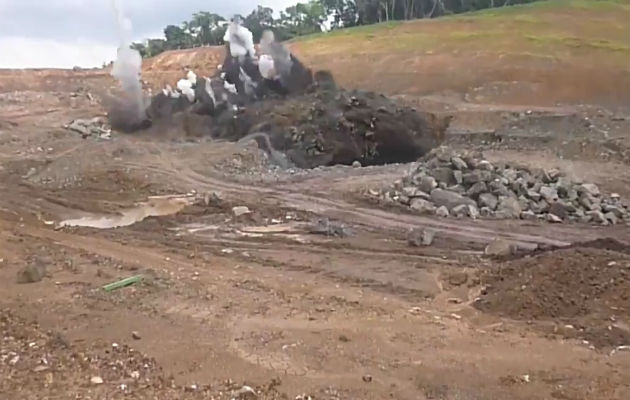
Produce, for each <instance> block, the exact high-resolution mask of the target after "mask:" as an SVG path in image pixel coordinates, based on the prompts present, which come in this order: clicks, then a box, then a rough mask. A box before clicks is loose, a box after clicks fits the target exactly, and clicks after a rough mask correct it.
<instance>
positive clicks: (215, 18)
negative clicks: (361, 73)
mask: <svg viewBox="0 0 630 400" xmlns="http://www.w3.org/2000/svg"><path fill="white" fill-rule="evenodd" d="M533 1H536V0H311V1H309V2H308V3H298V4H296V5H294V6H291V7H287V8H286V9H285V10H284V11H281V12H280V17H279V18H274V16H273V10H272V9H271V8H269V7H261V6H258V7H257V8H256V9H255V10H253V11H252V12H251V13H250V14H249V15H247V16H245V17H243V16H240V17H241V19H242V20H243V25H244V26H246V27H247V28H248V29H249V30H251V31H252V33H253V35H254V40H255V41H258V40H259V39H260V35H261V34H262V32H263V31H264V30H265V29H272V30H273V31H274V32H275V34H276V39H277V40H287V39H291V38H294V37H296V36H302V35H308V34H312V33H317V32H321V31H322V30H323V29H324V27H326V29H340V28H347V27H352V26H357V25H369V24H375V23H379V22H386V21H392V20H409V19H417V18H435V17H439V16H443V15H449V14H457V13H462V12H467V11H475V10H482V9H486V8H494V7H505V6H509V5H512V4H523V3H530V2H533ZM228 22H229V21H228V19H227V18H224V17H222V16H221V15H218V14H214V13H210V12H205V11H202V12H198V13H195V14H193V16H192V18H191V19H190V21H184V22H183V23H181V24H180V25H168V26H167V27H166V28H164V39H148V40H146V41H144V42H143V43H134V44H133V47H134V48H135V49H137V50H138V51H139V52H140V54H142V56H143V57H152V56H155V55H157V54H159V53H161V52H163V51H166V50H176V49H187V48H192V47H200V46H213V45H222V44H223V36H224V34H225V30H226V29H227V25H228Z"/></svg>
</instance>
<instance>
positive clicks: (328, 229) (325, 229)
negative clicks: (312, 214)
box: [308, 218, 352, 238]
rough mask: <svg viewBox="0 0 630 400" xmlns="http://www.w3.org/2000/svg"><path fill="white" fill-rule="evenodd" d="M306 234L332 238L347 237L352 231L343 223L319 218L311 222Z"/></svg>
mask: <svg viewBox="0 0 630 400" xmlns="http://www.w3.org/2000/svg"><path fill="white" fill-rule="evenodd" d="M308 232H309V233H313V234H316V235H326V236H333V237H339V238H343V237H347V236H350V235H351V234H352V231H351V230H350V229H349V228H348V227H347V226H346V225H345V224H343V223H341V222H337V221H331V220H330V219H328V218H321V219H318V220H316V221H314V222H312V223H311V224H310V225H309V226H308Z"/></svg>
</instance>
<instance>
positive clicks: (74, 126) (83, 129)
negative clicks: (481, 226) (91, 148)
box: [64, 117, 112, 139]
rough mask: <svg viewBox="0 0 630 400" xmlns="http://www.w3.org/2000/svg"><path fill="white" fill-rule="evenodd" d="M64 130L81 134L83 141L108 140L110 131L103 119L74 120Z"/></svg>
mask: <svg viewBox="0 0 630 400" xmlns="http://www.w3.org/2000/svg"><path fill="white" fill-rule="evenodd" d="M64 128H66V129H68V130H70V131H73V132H77V133H79V134H81V137H82V138H83V139H85V138H88V137H96V138H99V139H110V138H111V134H112V130H111V128H110V127H109V124H108V123H107V121H106V120H105V119H104V118H101V117H95V118H91V119H75V120H74V121H72V122H70V123H69V124H67V125H65V126H64Z"/></svg>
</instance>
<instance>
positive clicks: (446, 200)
mask: <svg viewBox="0 0 630 400" xmlns="http://www.w3.org/2000/svg"><path fill="white" fill-rule="evenodd" d="M431 201H432V202H433V203H434V204H435V205H437V206H438V207H439V206H445V207H446V208H448V209H449V210H452V209H453V208H454V207H456V206H459V205H461V204H470V205H473V206H476V203H475V201H474V200H472V199H469V198H468V197H465V196H462V195H461V194H459V193H456V192H452V191H450V190H444V189H433V191H432V192H431Z"/></svg>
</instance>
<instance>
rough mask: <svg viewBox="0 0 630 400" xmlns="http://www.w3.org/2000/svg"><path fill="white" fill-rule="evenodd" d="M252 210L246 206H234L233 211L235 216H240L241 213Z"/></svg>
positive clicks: (247, 212)
mask: <svg viewBox="0 0 630 400" xmlns="http://www.w3.org/2000/svg"><path fill="white" fill-rule="evenodd" d="M250 212H251V211H249V208H247V207H246V206H236V207H232V213H234V216H235V217H240V216H241V215H245V214H249V213H250Z"/></svg>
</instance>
